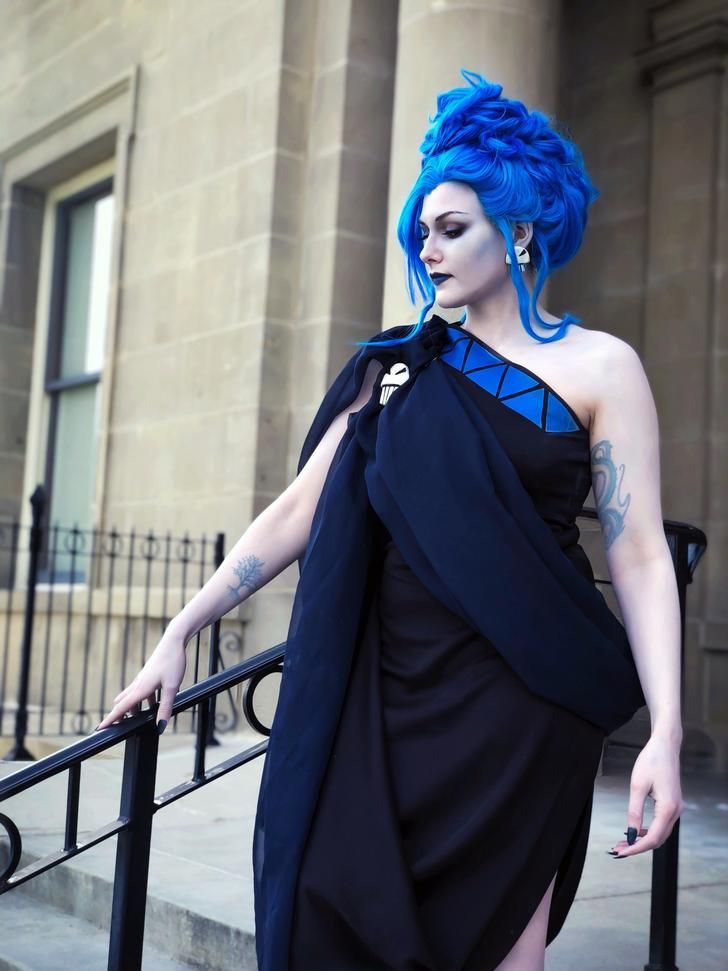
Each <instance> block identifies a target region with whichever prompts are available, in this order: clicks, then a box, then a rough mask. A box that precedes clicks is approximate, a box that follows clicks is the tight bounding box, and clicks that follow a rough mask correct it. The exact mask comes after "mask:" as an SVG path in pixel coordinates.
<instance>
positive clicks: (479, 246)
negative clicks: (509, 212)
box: [419, 182, 532, 308]
mask: <svg viewBox="0 0 728 971" xmlns="http://www.w3.org/2000/svg"><path fill="white" fill-rule="evenodd" d="M419 232H420V238H421V240H422V249H421V251H420V259H421V260H422V261H423V263H424V264H425V266H426V268H427V272H428V273H429V274H430V278H431V279H432V277H433V274H447V278H446V279H444V280H439V279H438V278H437V277H435V278H434V279H433V280H432V282H433V283H434V284H435V289H436V292H437V303H438V304H439V306H440V307H442V308H448V307H464V306H466V305H474V304H477V303H478V302H479V301H481V300H484V299H487V298H488V297H489V296H491V295H493V294H494V293H495V292H496V291H498V290H502V289H503V288H505V287H509V288H512V281H511V276H510V267H509V265H508V264H507V263H506V262H505V257H506V247H505V243H504V241H503V237H502V236H501V234H500V232H499V231H498V230H497V229H496V228H495V226H493V224H492V223H491V222H490V221H489V220H488V218H487V216H486V215H485V213H484V212H483V207H482V206H481V204H480V200H479V199H478V197H477V195H476V194H475V192H474V190H473V189H472V188H471V187H470V186H469V185H466V184H465V183H464V182H442V183H440V185H438V186H437V187H436V188H434V189H433V190H432V192H431V193H430V194H429V195H427V196H425V199H424V202H423V204H422V213H421V215H420V224H419ZM531 234H532V232H531V227H530V224H528V223H516V226H515V231H514V240H515V242H516V243H518V244H519V245H522V246H525V245H527V243H528V242H529V241H530V238H531Z"/></svg>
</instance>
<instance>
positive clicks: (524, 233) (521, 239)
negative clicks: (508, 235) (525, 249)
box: [513, 223, 533, 246]
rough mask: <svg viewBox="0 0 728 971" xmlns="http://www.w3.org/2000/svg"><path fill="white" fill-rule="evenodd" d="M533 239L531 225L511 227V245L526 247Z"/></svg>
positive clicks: (521, 224) (518, 224)
mask: <svg viewBox="0 0 728 971" xmlns="http://www.w3.org/2000/svg"><path fill="white" fill-rule="evenodd" d="M532 238H533V223H515V225H514V226H513V244H514V245H518V246H528V244H529V243H530V242H531V239H532Z"/></svg>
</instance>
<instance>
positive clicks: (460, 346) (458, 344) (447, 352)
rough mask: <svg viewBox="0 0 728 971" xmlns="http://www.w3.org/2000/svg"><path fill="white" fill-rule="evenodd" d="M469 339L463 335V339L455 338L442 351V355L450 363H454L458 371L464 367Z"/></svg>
mask: <svg viewBox="0 0 728 971" xmlns="http://www.w3.org/2000/svg"><path fill="white" fill-rule="evenodd" d="M468 343H469V341H468V339H467V338H465V337H463V338H462V339H461V340H453V341H452V342H451V343H450V344H448V345H447V347H446V348H445V349H444V350H443V351H441V352H440V357H444V358H446V359H447V363H448V364H452V366H453V367H456V368H457V369H458V371H462V369H463V361H464V360H465V353H466V351H467V349H468Z"/></svg>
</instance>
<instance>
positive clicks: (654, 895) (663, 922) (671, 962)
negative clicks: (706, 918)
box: [644, 533, 690, 971]
mask: <svg viewBox="0 0 728 971" xmlns="http://www.w3.org/2000/svg"><path fill="white" fill-rule="evenodd" d="M667 541H668V546H669V548H670V553H671V555H672V561H673V564H674V567H675V579H676V581H677V592H678V599H679V602H680V708H681V710H682V708H683V704H684V699H685V610H686V600H687V596H686V594H687V585H688V583H689V582H690V571H689V569H688V541H687V538H686V537H685V536H684V535H681V534H680V533H673V534H668V536H667ZM679 834H680V820H679V819H678V820H676V822H675V825H674V826H673V828H672V832H671V833H670V835H669V837H668V838H667V839H666V840H665V842H664V843H663V845H662V846H659V847H658V848H657V849H656V850H653V852H652V892H651V895H650V951H649V962H648V963H647V964H645V965H644V971H678V966H677V964H675V957H676V939H677V877H678V873H677V870H678V855H679V849H680V835H679Z"/></svg>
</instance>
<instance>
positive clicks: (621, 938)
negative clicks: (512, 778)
mask: <svg viewBox="0 0 728 971" xmlns="http://www.w3.org/2000/svg"><path fill="white" fill-rule="evenodd" d="M259 741H260V736H259V735H255V734H253V733H252V732H250V733H241V734H238V735H236V736H227V737H226V736H222V744H221V745H220V747H219V748H213V749H210V750H209V752H208V764H209V765H212V764H215V763H216V762H218V761H222V760H223V759H225V758H226V757H229V756H230V755H232V754H234V753H236V752H238V751H240V750H241V749H242V748H243V747H244V746H246V745H250V744H256V743H258V742H259ZM192 758H193V751H192V747H191V745H190V742H189V737H188V736H176V737H175V736H174V735H171V736H163V737H162V739H161V741H160V755H159V765H158V784H157V792H161V791H162V790H164V789H166V788H168V787H171V786H173V785H175V784H176V783H179V782H181V781H183V780H184V779H187V778H189V777H190V775H191V772H192ZM262 765H263V761H262V758H257V759H255V760H254V761H253V762H251V763H249V764H247V765H245V766H243V767H242V768H240V769H237V770H235V771H233V772H231V773H229V774H228V775H226V776H223V777H222V778H220V779H219V780H217V781H215V782H213V783H211V784H210V785H207V786H204V787H203V788H202V789H200V790H198V791H196V792H194V793H192V794H191V795H189V796H186V797H185V798H183V799H180V800H178V801H177V802H175V803H172V804H171V805H169V806H168V807H166V808H165V809H163V810H161V811H160V812H159V813H157V815H156V816H155V822H154V836H153V843H152V851H151V860H150V872H149V902H148V907H147V924H146V933H147V936H146V938H145V940H147V941H148V942H149V945H150V948H154V949H156V951H157V952H159V953H161V954H162V955H166V956H167V957H168V958H169V959H174V960H177V961H178V962H179V964H178V965H177V966H178V967H180V968H181V967H186V966H187V965H186V964H184V962H189V966H193V967H205V968H208V969H212V968H215V969H218V968H219V969H221V971H226V969H227V968H228V967H229V968H231V969H232V968H235V969H236V971H242V969H247V968H250V969H254V968H255V959H254V940H253V935H254V920H253V887H252V871H251V862H250V860H251V849H252V832H253V822H254V817H255V806H256V800H257V792H258V787H259V785H260V774H261V770H262ZM17 767H18V766H17V765H13V764H8V763H0V776H2V775H7V774H8V772H9V771H11V770H12V769H14V768H17ZM607 771H608V772H609V770H607ZM120 780H121V759H120V757H113V756H112V757H109V753H106V754H105V757H103V758H96V759H93V760H91V761H90V762H89V763H86V764H85V765H84V769H83V774H82V789H81V792H82V797H81V812H80V819H79V829H80V831H81V832H84V831H89V830H92V829H94V828H96V827H97V826H100V825H102V824H104V823H106V822H109V821H110V820H111V819H114V818H116V816H117V813H118V805H119V793H120ZM628 791H629V773H628V771H625V770H624V769H621V770H618V771H616V772H615V773H614V774H605V775H600V776H598V777H597V779H596V783H595V798H594V808H593V815H592V825H591V834H590V840H589V847H588V851H587V859H586V864H585V867H584V872H583V876H582V880H581V883H580V886H579V890H578V892H577V896H576V899H575V901H574V904H573V906H572V908H571V911H570V913H569V915H568V917H567V920H566V923H565V924H564V927H563V928H562V930H561V932H560V933H559V935H558V937H557V938H556V940H555V941H553V942H552V944H551V945H550V946H549V947H548V949H547V951H546V971H622V969H624V971H641V969H643V968H644V967H645V965H647V963H648V940H649V923H650V887H651V872H652V854H651V853H649V852H647V853H644V854H641V855H639V856H636V857H634V858H632V859H625V860H615V859H613V858H612V857H610V856H608V855H607V852H606V851H607V850H609V849H610V847H611V846H613V845H614V843H615V842H616V841H617V840H619V839H621V838H622V834H623V831H624V830H625V829H626V812H627V802H628ZM683 798H684V801H685V811H684V813H683V816H682V819H681V824H680V854H679V873H678V885H679V891H678V941H677V966H678V968H679V969H680V971H728V921H726V916H727V915H728V776H725V775H723V776H715V775H707V774H705V773H697V772H696V773H691V772H684V773H683ZM65 802H66V780H65V778H64V777H63V776H57V777H55V778H53V779H50V780H48V782H46V783H44V784H43V786H42V787H38V788H37V789H36V790H30V791H28V792H26V793H23V794H21V795H20V796H17V797H15V798H14V799H11V800H6V801H5V802H4V803H2V805H0V811H1V812H4V813H6V814H7V815H9V816H10V817H11V818H12V819H13V820H14V821H15V822H16V824H17V825H18V826H19V828H20V830H21V834H22V836H23V845H24V850H25V852H26V853H27V854H28V858H29V859H30V858H33V857H37V856H40V855H43V854H45V853H49V852H52V851H54V850H57V849H58V848H59V847H60V845H61V844H62V833H63V817H64V812H65ZM645 818H646V820H649V815H646V817H645ZM0 832H1V831H0ZM114 842H115V841H114V840H110V841H107V842H106V843H104V844H101V845H99V846H96V847H93V848H92V849H90V850H89V851H88V852H86V853H83V854H81V855H79V856H77V857H75V858H74V859H73V860H72V861H69V862H67V863H64V864H62V865H61V866H60V867H58V868H56V870H54V871H49V872H48V873H46V874H43V875H41V876H40V877H38V878H36V879H35V880H33V881H30V882H29V883H28V884H26V885H24V887H23V888H20V889H18V890H14V891H12V892H11V893H9V894H6V895H4V896H3V897H2V898H0V968H4V967H8V968H11V967H12V968H16V967H17V968H20V967H23V968H24V969H25V968H28V969H30V968H37V969H38V971H43V969H44V968H45V967H48V968H51V967H53V965H52V964H48V965H44V964H42V963H39V964H32V963H29V959H26V961H25V963H22V962H21V961H20V959H18V960H17V961H16V963H15V964H12V963H8V964H6V965H3V963H2V957H1V955H2V943H1V942H2V941H3V940H4V939H5V940H7V939H8V938H7V935H8V933H9V932H10V930H11V926H20V925H17V924H16V923H15V922H16V921H17V920H19V918H18V917H17V915H15V916H14V912H13V909H12V906H10V905H9V904H8V903H7V902H8V901H11V899H12V898H13V897H15V896H16V895H21V894H22V895H23V898H22V905H23V908H24V910H23V913H24V921H25V923H24V924H23V926H24V927H26V928H27V927H28V923H27V921H28V906H29V900H33V899H35V900H36V901H37V902H38V913H39V924H40V923H41V917H40V915H41V913H43V914H45V911H44V910H42V908H45V907H48V906H52V907H54V908H59V909H61V910H63V911H65V912H66V913H67V914H68V913H72V914H74V915H75V917H79V918H81V919H83V920H85V921H88V922H90V923H91V924H93V925H95V926H97V927H104V926H105V925H106V926H107V923H108V911H109V906H110V888H111V880H112V878H113V870H114V852H115V846H114ZM59 871H65V873H64V874H60V873H59ZM20 900H21V898H20V896H18V901H19V902H20ZM18 906H19V904H18ZM45 921H46V918H45V916H43V918H42V922H45ZM3 925H4V926H3ZM78 939H79V937H78V933H76V940H78ZM81 966H84V967H89V968H90V967H91V965H90V964H89V965H83V962H81ZM102 966H103V965H99V967H102ZM150 968H151V964H150Z"/></svg>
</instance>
